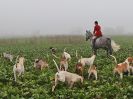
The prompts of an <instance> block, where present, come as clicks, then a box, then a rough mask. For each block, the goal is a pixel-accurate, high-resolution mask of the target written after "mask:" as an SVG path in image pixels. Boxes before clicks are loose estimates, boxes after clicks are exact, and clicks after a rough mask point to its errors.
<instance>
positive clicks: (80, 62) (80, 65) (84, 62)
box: [76, 55, 96, 76]
mask: <svg viewBox="0 0 133 99" xmlns="http://www.w3.org/2000/svg"><path fill="white" fill-rule="evenodd" d="M95 57H96V55H93V56H91V57H90V58H81V59H79V60H78V63H77V64H76V72H77V73H78V74H80V75H82V76H83V70H84V67H85V65H88V66H92V65H93V62H94V60H95Z"/></svg>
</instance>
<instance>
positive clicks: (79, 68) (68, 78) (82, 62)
mask: <svg viewBox="0 0 133 99" xmlns="http://www.w3.org/2000/svg"><path fill="white" fill-rule="evenodd" d="M50 51H51V53H52V55H53V57H54V58H58V59H59V60H60V61H59V65H57V63H56V61H55V60H54V58H53V64H54V65H55V66H56V68H57V72H56V73H55V77H54V80H55V81H54V85H53V86H52V92H53V91H54V90H55V87H56V86H57V84H58V83H59V81H60V82H66V83H67V84H68V85H69V87H70V88H72V87H73V85H74V83H77V82H80V83H81V84H83V80H84V77H83V74H84V68H85V66H86V67H87V66H88V79H89V78H90V76H91V75H93V76H94V77H95V80H97V79H98V74H97V68H96V65H94V60H95V58H96V55H92V56H91V57H89V58H83V57H82V56H81V57H80V58H78V55H77V50H76V55H75V57H76V58H77V59H78V61H77V63H76V64H75V73H71V72H69V71H68V68H69V62H70V61H71V58H72V57H71V55H70V54H69V53H68V52H66V51H65V49H64V51H63V53H62V55H61V57H57V56H56V55H55V54H56V52H57V48H54V47H50ZM3 57H4V58H6V59H8V60H9V61H11V62H12V61H13V58H14V56H13V55H11V54H7V53H3ZM112 57H114V56H112ZM114 59H115V63H116V64H115V66H114V69H113V73H114V74H119V76H120V78H121V79H123V74H124V73H125V72H128V75H131V73H133V57H127V58H126V59H125V60H124V61H123V62H122V63H117V61H116V58H115V57H114ZM24 62H25V58H24V57H22V56H17V58H16V62H15V64H14V66H13V73H14V80H15V81H17V77H19V76H22V74H24V71H25V68H24ZM34 67H35V68H36V69H39V70H43V69H45V68H49V65H48V63H47V61H46V60H43V59H35V61H34Z"/></svg>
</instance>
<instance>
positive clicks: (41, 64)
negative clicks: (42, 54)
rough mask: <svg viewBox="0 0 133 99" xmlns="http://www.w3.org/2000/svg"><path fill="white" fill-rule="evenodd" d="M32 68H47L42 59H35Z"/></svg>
mask: <svg viewBox="0 0 133 99" xmlns="http://www.w3.org/2000/svg"><path fill="white" fill-rule="evenodd" d="M34 67H35V68H36V69H40V70H42V69H43V68H46V67H49V66H48V63H47V62H46V61H43V60H42V59H35V62H34Z"/></svg>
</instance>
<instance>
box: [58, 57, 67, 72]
mask: <svg viewBox="0 0 133 99" xmlns="http://www.w3.org/2000/svg"><path fill="white" fill-rule="evenodd" d="M67 69H68V61H67V59H66V58H65V57H62V58H61V61H60V70H64V71H67Z"/></svg>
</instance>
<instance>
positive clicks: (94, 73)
mask: <svg viewBox="0 0 133 99" xmlns="http://www.w3.org/2000/svg"><path fill="white" fill-rule="evenodd" d="M92 74H93V75H94V76H95V79H96V80H97V70H96V66H95V65H92V66H90V68H89V69H88V79H89V78H90V76H91V75H92Z"/></svg>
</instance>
